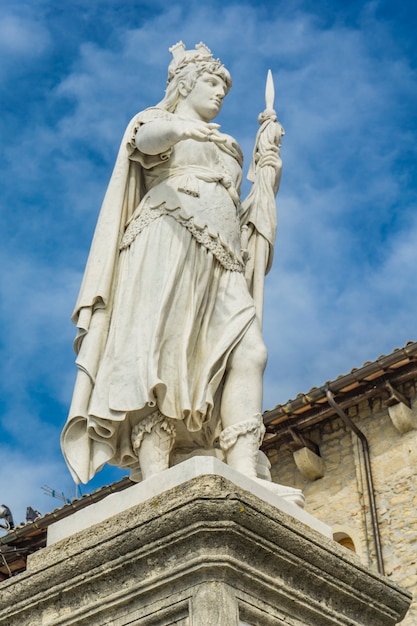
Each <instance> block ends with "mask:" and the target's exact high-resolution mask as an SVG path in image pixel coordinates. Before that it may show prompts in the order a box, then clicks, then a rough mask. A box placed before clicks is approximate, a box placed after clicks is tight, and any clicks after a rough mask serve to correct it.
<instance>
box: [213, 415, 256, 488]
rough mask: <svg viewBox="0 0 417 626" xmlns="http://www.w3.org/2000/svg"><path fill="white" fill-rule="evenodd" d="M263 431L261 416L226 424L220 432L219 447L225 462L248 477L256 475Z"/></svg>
mask: <svg viewBox="0 0 417 626" xmlns="http://www.w3.org/2000/svg"><path fill="white" fill-rule="evenodd" d="M264 433H265V426H264V425H263V422H262V416H261V414H260V413H259V414H258V415H256V416H255V417H253V418H252V419H248V420H245V421H241V422H237V423H236V424H232V425H231V426H227V428H225V429H224V430H222V432H221V434H220V447H221V449H222V450H223V452H224V453H225V455H226V460H227V464H228V465H230V467H233V469H236V470H238V472H241V473H242V474H245V476H249V477H250V478H256V477H257V469H256V468H257V464H258V453H259V446H260V445H261V443H262V439H263V436H264Z"/></svg>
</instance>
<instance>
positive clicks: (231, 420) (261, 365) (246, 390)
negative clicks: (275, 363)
mask: <svg viewBox="0 0 417 626" xmlns="http://www.w3.org/2000/svg"><path fill="white" fill-rule="evenodd" d="M266 360H267V351H266V347H265V344H264V341H263V338H262V333H261V329H260V326H259V323H258V320H257V319H254V320H253V322H252V324H251V325H250V326H249V328H248V330H247V332H246V333H245V335H244V336H243V337H242V339H241V341H240V343H239V344H238V345H237V346H236V348H235V349H234V350H233V352H232V354H231V356H230V358H229V361H228V364H227V372H226V380H225V384H224V389H223V393H222V399H221V421H222V427H223V432H222V435H221V437H220V445H221V447H222V449H223V451H224V452H225V454H226V459H227V463H228V465H230V466H231V467H233V468H234V469H237V470H238V471H240V472H242V473H243V474H246V475H247V476H251V477H256V475H257V471H256V466H257V461H258V450H259V446H260V444H261V443H262V439H263V435H264V432H265V428H264V425H263V422H262V415H261V411H262V386H263V373H264V369H265V365H266Z"/></svg>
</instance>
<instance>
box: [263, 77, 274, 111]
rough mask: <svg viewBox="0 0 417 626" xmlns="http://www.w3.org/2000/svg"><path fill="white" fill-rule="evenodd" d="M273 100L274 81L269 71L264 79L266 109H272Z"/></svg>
mask: <svg viewBox="0 0 417 626" xmlns="http://www.w3.org/2000/svg"><path fill="white" fill-rule="evenodd" d="M274 100H275V87H274V79H273V78H272V72H271V70H268V74H267V77H266V87H265V105H266V108H267V109H270V110H273V109H274Z"/></svg>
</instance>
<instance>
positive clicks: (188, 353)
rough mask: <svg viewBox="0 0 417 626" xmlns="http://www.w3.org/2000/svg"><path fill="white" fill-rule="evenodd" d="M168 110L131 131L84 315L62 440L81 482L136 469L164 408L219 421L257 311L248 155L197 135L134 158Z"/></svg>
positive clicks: (102, 226)
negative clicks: (244, 225) (242, 210)
mask: <svg viewBox="0 0 417 626" xmlns="http://www.w3.org/2000/svg"><path fill="white" fill-rule="evenodd" d="M150 111H152V110H150ZM161 115H165V116H169V115H171V114H168V113H166V112H161V111H160V110H159V111H158V110H154V112H150V113H148V114H147V116H146V115H145V116H144V114H143V113H142V114H138V116H136V117H135V118H133V120H132V121H131V123H130V124H129V126H128V128H127V130H126V133H125V135H124V137H123V140H122V145H121V147H120V151H119V154H118V157H117V160H116V165H115V168H114V171H113V175H112V177H111V180H110V183H109V187H108V190H107V193H106V196H105V199H104V202H103V205H102V209H101V212H100V216H99V219H98V223H97V227H96V231H95V235H94V239H93V243H92V247H91V251H90V255H89V259H88V262H87V267H86V271H85V274H84V278H83V282H82V286H81V290H80V294H79V298H78V301H77V305H76V308H75V312H74V317H73V320H74V322H75V323H76V324H77V327H78V338H76V342H75V345H76V349H77V350H78V356H77V361H76V362H77V366H78V369H79V371H78V375H77V380H76V385H75V389H74V394H73V400H72V404H71V408H70V413H69V418H68V421H67V424H66V426H65V428H64V431H63V434H62V438H61V441H62V449H63V452H64V456H65V458H66V461H67V463H68V466H69V468H70V470H71V472H72V474H73V476H74V478H75V480H76V481H77V482H79V481H82V482H87V481H88V480H89V479H90V478H91V477H92V476H93V475H94V473H95V472H96V471H97V470H98V469H100V467H101V466H102V465H103V464H104V463H105V462H110V463H113V464H116V465H119V466H121V467H130V468H131V469H133V471H135V468H136V467H137V457H136V455H135V454H134V452H133V450H132V447H131V442H130V431H131V426H132V423H134V422H135V421H136V422H137V421H138V420H140V419H143V417H146V415H148V414H149V412H150V411H151V410H154V407H155V406H157V407H158V408H159V409H160V410H161V412H162V413H163V414H164V415H166V416H168V417H171V418H176V419H178V420H180V421H181V423H183V424H185V426H186V429H187V430H188V431H191V432H198V431H200V430H201V429H204V427H205V426H207V425H209V426H210V428H211V427H212V426H211V425H212V422H213V419H214V421H216V419H217V417H216V411H218V397H219V393H220V391H221V386H222V381H223V377H224V373H225V369H226V364H227V360H228V357H229V355H230V353H231V351H232V350H233V348H234V347H235V346H236V345H237V344H238V343H239V341H240V339H241V338H242V336H243V334H244V333H245V332H246V330H247V328H248V327H249V325H250V324H251V323H252V322H253V319H254V316H255V309H254V303H253V300H252V298H251V296H250V294H249V292H248V289H247V286H246V283H245V278H244V274H243V264H242V262H241V256H240V236H239V231H240V226H239V219H238V216H237V208H236V194H237V192H236V189H235V187H238V186H239V183H240V174H241V163H239V158H238V154H239V153H238V151H237V150H236V148H235V147H234V145H233V142H232V141H231V140H227V141H226V142H225V144H224V145H222V146H221V147H218V146H216V145H214V144H208V143H204V142H192V140H187V141H186V142H185V141H184V142H180V144H177V146H176V147H175V148H174V149H173V151H172V152H173V154H171V153H167V154H165V155H159V156H156V157H146V158H143V155H142V157H141V156H140V155H139V156H138V155H137V154H134V149H133V147H132V141H131V139H132V136H133V135H134V132H135V129H136V128H137V126H138V124H140V123H143V122H146V121H147V119H153V117H155V116H156V117H158V116H161ZM190 142H191V143H190ZM186 143H187V144H188V147H187V146H186ZM197 144H198V145H197ZM195 150H197V152H198V151H199V152H198V154H197V153H195V154H194V152H193V151H195ZM220 152H221V153H222V154H220ZM176 153H177V156H176ZM219 154H220V156H219ZM187 158H188V162H187ZM132 159H133V160H132ZM134 159H137V161H135V160H134ZM195 163H198V166H195ZM230 169H231V170H232V172H230ZM152 176H153V177H154V179H153V180H152ZM149 187H151V188H149ZM167 197H168V198H169V201H168V202H167V201H166V200H165V199H166V198H167ZM217 222H219V223H220V225H219V226H218V227H217V226H216V223H217ZM126 224H129V226H128V228H127V230H126V231H125V228H126ZM132 233H133V234H132ZM130 235H131V236H130ZM123 236H124V239H123ZM126 237H127V240H126ZM121 241H122V243H123V241H125V242H126V245H125V246H123V245H122V248H123V249H122V251H121V252H120V250H119V249H120V243H121ZM217 421H218V420H217Z"/></svg>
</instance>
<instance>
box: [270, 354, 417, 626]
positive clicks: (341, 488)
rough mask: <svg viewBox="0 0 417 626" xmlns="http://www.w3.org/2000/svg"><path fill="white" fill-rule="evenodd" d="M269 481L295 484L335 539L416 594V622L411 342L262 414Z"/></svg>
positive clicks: (416, 438)
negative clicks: (269, 473) (330, 529)
mask: <svg viewBox="0 0 417 626" xmlns="http://www.w3.org/2000/svg"><path fill="white" fill-rule="evenodd" d="M264 419H265V424H266V426H267V435H266V438H265V442H264V445H263V449H264V451H265V452H266V454H267V455H268V457H269V460H270V462H271V465H272V467H271V473H272V477H273V480H274V481H276V482H279V483H283V484H288V485H291V486H294V487H299V488H301V489H302V490H303V491H304V494H305V496H306V510H307V511H308V512H309V513H311V514H312V515H314V516H315V517H317V518H319V519H320V520H322V521H323V522H326V523H327V524H329V525H330V526H331V527H332V529H333V536H334V539H335V540H336V541H338V542H339V543H341V544H342V545H344V546H346V548H348V549H351V550H354V551H355V552H356V553H357V555H358V556H359V557H360V559H361V560H362V562H363V564H364V565H366V566H368V567H369V568H371V569H374V570H375V571H379V572H380V573H383V574H385V575H386V576H388V577H390V578H391V579H392V580H394V581H395V582H397V583H399V584H400V585H401V586H403V587H404V588H406V589H408V590H409V591H410V592H411V593H412V594H413V597H414V602H413V604H412V606H411V608H410V610H409V612H408V614H407V617H406V618H405V619H404V620H403V622H402V624H404V626H414V625H415V624H417V602H416V596H417V566H416V561H417V515H416V511H417V472H416V467H417V343H408V344H407V345H406V346H405V347H404V348H402V349H399V350H395V351H394V352H393V353H392V354H390V355H388V356H382V357H380V358H379V359H377V360H376V361H374V362H371V363H366V364H365V365H364V366H363V367H361V368H358V369H355V370H352V372H351V373H350V374H348V375H346V376H340V377H339V378H337V379H336V380H334V381H331V382H328V383H326V384H325V385H323V386H322V387H320V388H313V389H311V390H310V391H309V392H308V393H306V394H300V395H299V396H298V397H297V398H296V399H295V400H292V401H289V402H288V403H286V404H285V405H278V406H277V407H275V409H273V410H272V411H268V412H266V413H265V415H264Z"/></svg>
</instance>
